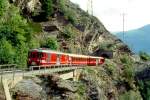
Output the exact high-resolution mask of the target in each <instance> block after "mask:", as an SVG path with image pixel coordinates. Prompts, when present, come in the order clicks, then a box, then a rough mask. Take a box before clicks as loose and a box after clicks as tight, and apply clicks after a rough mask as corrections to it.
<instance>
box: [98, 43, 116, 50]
mask: <svg viewBox="0 0 150 100" xmlns="http://www.w3.org/2000/svg"><path fill="white" fill-rule="evenodd" d="M99 48H100V49H102V50H109V51H113V50H114V48H115V47H114V45H113V44H112V43H109V42H104V43H101V44H100V45H99Z"/></svg>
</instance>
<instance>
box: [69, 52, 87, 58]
mask: <svg viewBox="0 0 150 100" xmlns="http://www.w3.org/2000/svg"><path fill="white" fill-rule="evenodd" d="M68 55H69V56H71V57H82V58H88V57H89V56H86V55H79V54H69V53H68Z"/></svg>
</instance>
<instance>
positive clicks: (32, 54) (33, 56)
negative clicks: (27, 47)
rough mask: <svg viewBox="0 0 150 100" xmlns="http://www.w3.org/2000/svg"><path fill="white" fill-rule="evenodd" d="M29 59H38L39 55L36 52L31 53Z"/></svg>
mask: <svg viewBox="0 0 150 100" xmlns="http://www.w3.org/2000/svg"><path fill="white" fill-rule="evenodd" d="M29 57H30V58H36V57H37V53H36V52H30V53H29Z"/></svg>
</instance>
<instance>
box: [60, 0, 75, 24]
mask: <svg viewBox="0 0 150 100" xmlns="http://www.w3.org/2000/svg"><path fill="white" fill-rule="evenodd" d="M66 4H67V2H66V0H60V1H59V6H60V10H61V12H62V13H64V16H65V18H66V19H67V20H69V21H70V22H71V23H72V24H73V25H76V23H77V17H76V13H75V11H74V10H72V9H71V8H70V7H68V6H66Z"/></svg>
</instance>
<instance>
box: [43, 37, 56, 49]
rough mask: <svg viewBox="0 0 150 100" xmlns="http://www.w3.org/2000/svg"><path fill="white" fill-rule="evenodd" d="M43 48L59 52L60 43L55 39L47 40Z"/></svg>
mask: <svg viewBox="0 0 150 100" xmlns="http://www.w3.org/2000/svg"><path fill="white" fill-rule="evenodd" d="M42 47H45V48H50V49H52V50H57V49H58V42H57V41H56V39H55V38H50V37H49V38H47V39H46V42H45V43H44V44H43V45H42Z"/></svg>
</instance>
